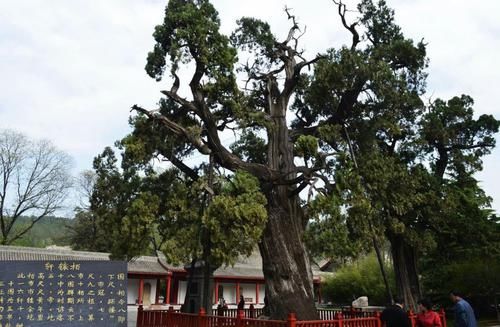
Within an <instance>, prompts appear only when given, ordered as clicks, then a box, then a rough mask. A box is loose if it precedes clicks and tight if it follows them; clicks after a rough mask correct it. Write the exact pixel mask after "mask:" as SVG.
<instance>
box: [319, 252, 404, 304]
mask: <svg viewBox="0 0 500 327" xmlns="http://www.w3.org/2000/svg"><path fill="white" fill-rule="evenodd" d="M385 271H386V273H387V274H388V278H389V284H390V285H391V290H392V292H393V294H394V290H395V286H394V285H395V282H394V272H393V269H392V267H391V266H389V265H388V264H385ZM322 293H323V296H324V298H325V299H326V301H331V302H332V303H334V304H340V305H348V304H351V302H352V301H353V300H354V299H356V298H358V297H360V296H368V301H369V304H370V305H385V304H387V302H388V300H387V292H386V289H385V285H384V280H383V278H382V274H381V272H380V267H379V264H378V261H377V258H376V256H375V255H374V254H370V255H368V256H366V257H364V258H362V259H359V260H357V261H356V262H354V263H352V264H349V265H347V266H344V267H342V268H340V269H339V270H338V271H336V272H335V275H334V276H333V277H330V278H327V279H326V280H325V282H324V283H323V285H322Z"/></svg>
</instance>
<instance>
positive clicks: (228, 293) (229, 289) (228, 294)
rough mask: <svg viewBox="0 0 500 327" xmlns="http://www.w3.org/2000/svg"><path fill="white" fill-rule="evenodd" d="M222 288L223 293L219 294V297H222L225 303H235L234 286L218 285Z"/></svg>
mask: <svg viewBox="0 0 500 327" xmlns="http://www.w3.org/2000/svg"><path fill="white" fill-rule="evenodd" d="M219 285H222V286H223V287H224V293H223V294H219V297H223V298H224V300H226V303H228V304H229V303H236V284H234V283H219Z"/></svg>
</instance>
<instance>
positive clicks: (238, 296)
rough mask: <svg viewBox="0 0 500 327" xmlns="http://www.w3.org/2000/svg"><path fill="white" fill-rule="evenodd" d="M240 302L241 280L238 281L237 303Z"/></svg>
mask: <svg viewBox="0 0 500 327" xmlns="http://www.w3.org/2000/svg"><path fill="white" fill-rule="evenodd" d="M239 302H240V282H236V304H238V303H239Z"/></svg>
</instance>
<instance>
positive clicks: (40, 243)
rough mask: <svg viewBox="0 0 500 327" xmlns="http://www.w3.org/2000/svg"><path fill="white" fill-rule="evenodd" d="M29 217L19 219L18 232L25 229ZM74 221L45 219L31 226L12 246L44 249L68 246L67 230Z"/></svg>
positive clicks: (58, 218) (53, 218)
mask: <svg viewBox="0 0 500 327" xmlns="http://www.w3.org/2000/svg"><path fill="white" fill-rule="evenodd" d="M30 221H31V218H30V217H22V216H21V217H19V221H18V224H19V226H18V227H17V228H18V229H19V230H22V229H24V228H26V226H27V225H28V224H29V223H30ZM74 222H75V220H74V219H69V218H60V217H45V218H44V219H42V220H40V221H39V222H38V223H37V224H35V225H34V226H33V228H31V229H30V230H29V231H28V232H27V233H26V234H24V235H23V236H22V237H21V238H19V239H18V240H16V241H15V242H14V243H12V245H16V246H30V247H39V248H44V247H47V246H50V245H58V246H66V245H69V239H68V237H67V228H69V227H71V226H72V225H73V224H74Z"/></svg>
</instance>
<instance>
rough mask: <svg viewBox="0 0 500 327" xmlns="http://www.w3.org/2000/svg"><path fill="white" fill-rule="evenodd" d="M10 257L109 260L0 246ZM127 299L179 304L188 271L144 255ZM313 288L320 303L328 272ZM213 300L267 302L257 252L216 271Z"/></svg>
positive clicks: (2, 257)
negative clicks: (321, 285)
mask: <svg viewBox="0 0 500 327" xmlns="http://www.w3.org/2000/svg"><path fill="white" fill-rule="evenodd" d="M9 260H30V261H31V260H38V261H44V260H93V261H95V260H97V261H100V260H109V254H108V253H100V252H86V251H73V250H70V249H67V248H61V247H55V248H46V249H43V248H29V247H18V246H0V261H9ZM127 269H128V271H127V277H128V282H127V283H128V287H127V302H128V305H129V306H131V307H136V306H137V305H139V304H142V305H143V306H146V307H147V306H153V307H154V306H165V305H174V306H180V305H182V304H183V302H184V296H185V294H186V288H187V272H186V270H185V269H184V268H183V267H179V266H172V265H169V264H167V263H166V261H165V259H164V257H163V256H162V255H159V256H158V257H153V256H141V257H138V258H136V259H133V260H131V261H129V262H128V264H127ZM313 274H314V287H315V292H316V300H317V302H321V290H320V284H321V278H322V276H325V275H328V274H329V273H324V272H322V271H320V270H319V268H318V267H313ZM213 282H214V292H213V303H217V302H218V299H222V298H223V299H224V300H225V301H226V303H227V304H228V305H229V306H230V307H231V306H234V307H235V306H236V304H237V299H239V297H240V295H243V297H244V298H245V303H246V304H247V305H250V304H253V305H254V306H256V307H258V306H262V305H263V304H264V294H265V287H264V276H263V274H262V260H261V258H260V255H259V254H258V253H254V254H253V255H252V256H250V257H248V258H240V260H238V262H236V264H235V265H234V266H229V267H222V268H219V269H217V270H216V271H215V272H214V280H213Z"/></svg>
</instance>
